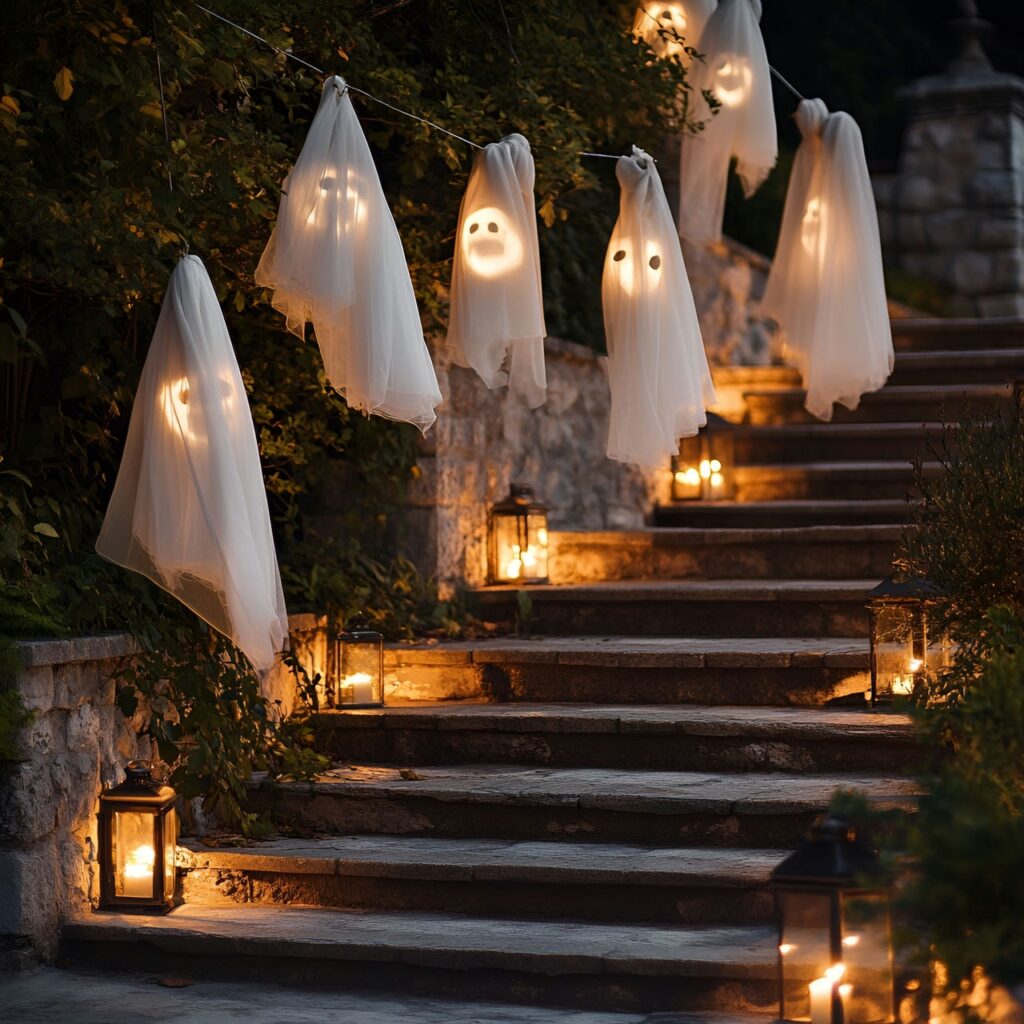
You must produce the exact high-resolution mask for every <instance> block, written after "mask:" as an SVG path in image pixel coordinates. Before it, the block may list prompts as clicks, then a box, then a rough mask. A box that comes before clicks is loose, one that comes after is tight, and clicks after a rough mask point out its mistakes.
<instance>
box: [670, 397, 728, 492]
mask: <svg viewBox="0 0 1024 1024" xmlns="http://www.w3.org/2000/svg"><path fill="white" fill-rule="evenodd" d="M735 465H736V439H735V437H734V436H733V432H732V424H730V423H729V421H728V420H726V419H723V417H721V416H717V415H715V414H714V413H710V412H709V413H708V422H707V426H705V427H703V428H702V429H701V431H700V433H698V434H697V435H696V436H694V437H684V438H681V439H680V441H679V453H678V454H677V455H676V456H675V457H674V458H673V459H672V498H673V500H674V501H727V500H728V499H730V498H731V497H732V495H733V478H732V474H733V467H734V466H735Z"/></svg>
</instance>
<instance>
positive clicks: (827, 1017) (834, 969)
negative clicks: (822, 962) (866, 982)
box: [807, 964, 853, 1024]
mask: <svg viewBox="0 0 1024 1024" xmlns="http://www.w3.org/2000/svg"><path fill="white" fill-rule="evenodd" d="M845 973H846V966H845V965H844V964H833V966H831V967H829V968H828V969H827V970H826V971H825V974H824V976H823V977H821V978H815V979H814V981H812V982H811V983H810V985H808V986H807V990H808V992H809V993H810V997H811V1024H832V993H833V991H838V992H839V998H840V999H841V1000H842V1001H843V1010H844V1011H845V1010H846V1003H847V1000H848V999H849V998H850V993H851V992H852V991H853V986H852V985H839V981H840V979H841V978H842V977H843V975H844V974H845ZM843 1019H844V1020H845V1019H847V1015H846V1014H845V1012H844V1014H843Z"/></svg>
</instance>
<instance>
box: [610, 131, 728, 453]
mask: <svg viewBox="0 0 1024 1024" xmlns="http://www.w3.org/2000/svg"><path fill="white" fill-rule="evenodd" d="M616 176H617V177H618V180H619V185H620V188H621V197H620V201H619V219H618V220H617V221H616V222H615V229H614V230H613V232H612V237H611V241H610V242H609V243H608V252H607V254H606V255H605V261H604V275H603V277H602V279H601V299H602V304H603V307H604V329H605V337H606V340H607V343H608V380H609V384H610V387H611V396H612V402H611V423H610V428H609V432H608V456H609V457H610V458H612V459H617V460H618V461H620V462H629V463H633V464H635V465H638V466H642V467H644V468H654V467H659V466H660V467H667V466H668V462H669V459H670V458H671V456H672V455H674V454H675V453H676V450H677V448H678V444H679V438H681V437H689V436H692V435H693V434H696V433H697V431H698V430H699V429H700V428H701V427H702V426H704V424H705V423H706V422H707V414H706V412H705V409H706V407H707V406H708V405H710V404H712V403H713V402H714V401H715V392H714V387H713V386H712V383H711V373H710V371H709V370H708V361H707V357H706V356H705V354H704V343H703V341H702V340H701V335H700V324H699V323H698V322H697V311H696V309H695V308H694V305H693V295H692V293H691V292H690V283H689V281H688V280H687V277H686V267H685V266H684V265H683V254H682V251H681V250H680V247H679V236H678V234H677V233H676V227H675V224H674V222H673V220H672V213H671V211H670V210H669V206H668V200H667V199H666V198H665V190H664V188H663V187H662V184H661V178H660V177H659V176H658V171H657V169H656V167H655V165H654V161H653V160H652V159H651V158H650V157H649V156H648V155H647V154H646V153H645V152H643V150H641V149H637V148H636V147H634V148H633V154H632V156H624V157H622V158H621V159H620V160H619V161H618V164H617V165H616Z"/></svg>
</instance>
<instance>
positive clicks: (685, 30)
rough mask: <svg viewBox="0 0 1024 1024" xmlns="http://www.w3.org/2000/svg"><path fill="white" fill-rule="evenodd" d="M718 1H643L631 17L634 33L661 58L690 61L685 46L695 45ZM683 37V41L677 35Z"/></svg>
mask: <svg viewBox="0 0 1024 1024" xmlns="http://www.w3.org/2000/svg"><path fill="white" fill-rule="evenodd" d="M716 3H717V0H661V2H659V0H644V3H642V4H640V6H639V7H638V8H637V10H636V17H635V18H634V19H633V36H634V38H635V39H642V40H643V41H644V42H645V43H647V45H648V46H649V47H650V48H651V49H652V50H653V51H654V53H655V55H656V56H658V57H661V58H670V57H676V58H678V59H679V60H682V61H685V62H687V63H689V57H688V56H687V55H686V51H685V50H684V47H686V46H693V47H696V46H697V43H698V41H699V40H700V34H701V32H702V31H703V30H704V25H705V24H706V23H707V20H708V18H709V17H711V12H712V11H713V10H714V9H715V4H716ZM677 36H679V37H681V38H682V42H680V41H679V39H677V38H676V37H677Z"/></svg>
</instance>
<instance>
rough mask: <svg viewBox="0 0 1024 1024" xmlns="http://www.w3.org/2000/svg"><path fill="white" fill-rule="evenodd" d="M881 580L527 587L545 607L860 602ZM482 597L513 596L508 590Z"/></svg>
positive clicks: (496, 588)
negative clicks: (568, 603) (574, 603)
mask: <svg viewBox="0 0 1024 1024" xmlns="http://www.w3.org/2000/svg"><path fill="white" fill-rule="evenodd" d="M878 582H879V581H878V580H874V579H872V580H748V579H735V580H611V581H609V582H607V583H561V584H558V585H557V586H544V585H538V586H532V587H522V588H519V589H521V590H526V591H528V592H529V593H530V595H531V596H532V597H533V599H534V600H538V599H540V600H543V601H581V600H587V601H600V600H602V599H612V600H615V601H650V600H655V601H737V600H739V601H823V600H840V601H859V600H861V599H863V598H864V596H865V594H867V592H868V591H869V590H871V588H872V587H875V586H877V585H878ZM476 592H477V593H479V594H508V593H509V588H508V587H504V586H489V587H478V588H477V590H476Z"/></svg>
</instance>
